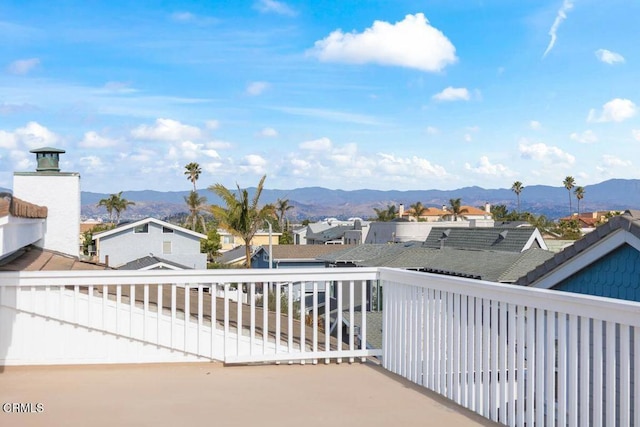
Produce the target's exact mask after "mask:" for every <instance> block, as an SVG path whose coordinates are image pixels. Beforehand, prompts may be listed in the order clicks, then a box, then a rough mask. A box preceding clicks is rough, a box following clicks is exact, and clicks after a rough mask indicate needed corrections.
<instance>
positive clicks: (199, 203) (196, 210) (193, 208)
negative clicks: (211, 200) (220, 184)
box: [184, 191, 207, 233]
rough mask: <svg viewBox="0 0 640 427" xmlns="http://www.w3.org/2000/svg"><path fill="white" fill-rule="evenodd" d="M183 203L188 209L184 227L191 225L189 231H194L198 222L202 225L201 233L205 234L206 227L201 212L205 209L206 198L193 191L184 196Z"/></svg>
mask: <svg viewBox="0 0 640 427" xmlns="http://www.w3.org/2000/svg"><path fill="white" fill-rule="evenodd" d="M184 201H185V203H186V204H187V207H188V208H189V215H188V216H187V218H186V219H185V222H184V225H185V227H186V226H187V225H188V224H189V223H191V229H192V230H193V231H196V225H197V224H198V221H199V222H200V223H201V224H202V231H204V232H205V233H206V232H207V225H206V224H205V222H204V216H203V215H202V214H201V212H203V211H205V210H206V209H207V206H206V203H207V198H206V197H204V196H200V195H198V193H196V192H195V191H192V192H191V193H189V195H188V196H184Z"/></svg>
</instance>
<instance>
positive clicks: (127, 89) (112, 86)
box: [104, 82, 137, 93]
mask: <svg viewBox="0 0 640 427" xmlns="http://www.w3.org/2000/svg"><path fill="white" fill-rule="evenodd" d="M104 90H106V91H107V92H111V93H135V92H137V90H136V89H133V88H132V87H131V83H129V82H107V83H105V84H104Z"/></svg>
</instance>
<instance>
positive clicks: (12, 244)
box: [0, 215, 45, 259]
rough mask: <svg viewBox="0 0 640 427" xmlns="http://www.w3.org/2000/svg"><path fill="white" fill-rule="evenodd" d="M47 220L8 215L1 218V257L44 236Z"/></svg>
mask: <svg viewBox="0 0 640 427" xmlns="http://www.w3.org/2000/svg"><path fill="white" fill-rule="evenodd" d="M44 226H45V220H44V219H40V218H20V217H15V216H13V215H7V216H4V217H1V218H0V259H2V258H3V257H5V256H7V255H10V254H12V253H13V252H15V251H17V250H18V249H21V248H23V247H25V246H27V245H30V244H32V243H35V242H37V241H38V240H40V239H42V236H44Z"/></svg>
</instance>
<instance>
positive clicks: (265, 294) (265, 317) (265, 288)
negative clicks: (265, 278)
mask: <svg viewBox="0 0 640 427" xmlns="http://www.w3.org/2000/svg"><path fill="white" fill-rule="evenodd" d="M269 288H270V286H269V283H262V354H266V353H267V344H268V343H269Z"/></svg>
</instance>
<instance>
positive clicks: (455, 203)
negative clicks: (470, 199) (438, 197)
mask: <svg viewBox="0 0 640 427" xmlns="http://www.w3.org/2000/svg"><path fill="white" fill-rule="evenodd" d="M449 206H451V212H452V213H453V220H454V221H457V220H458V216H462V215H461V214H463V213H465V212H469V211H468V210H467V209H466V208H465V209H463V208H462V199H460V198H459V197H458V198H457V199H449Z"/></svg>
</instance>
